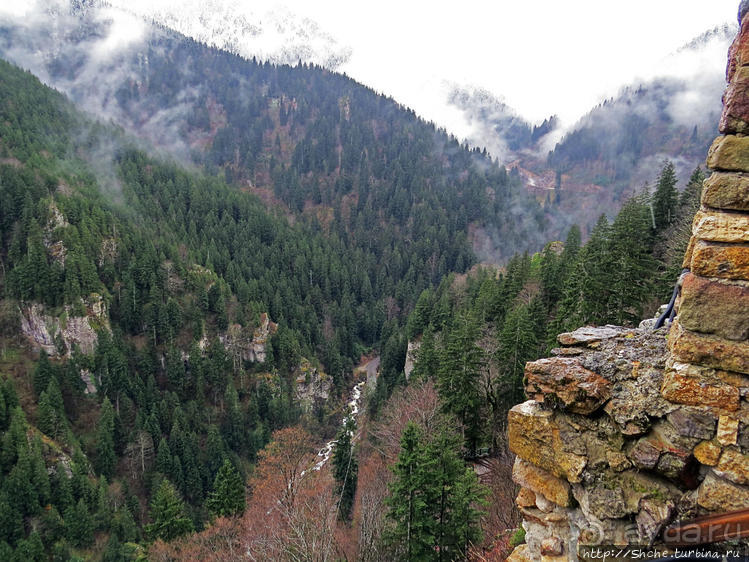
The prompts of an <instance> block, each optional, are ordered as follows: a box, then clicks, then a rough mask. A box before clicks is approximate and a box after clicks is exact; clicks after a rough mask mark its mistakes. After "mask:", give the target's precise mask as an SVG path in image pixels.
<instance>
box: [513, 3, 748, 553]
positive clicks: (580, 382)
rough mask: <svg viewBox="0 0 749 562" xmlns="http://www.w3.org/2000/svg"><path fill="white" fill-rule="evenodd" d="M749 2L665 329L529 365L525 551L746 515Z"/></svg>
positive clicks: (518, 429) (589, 339)
mask: <svg viewBox="0 0 749 562" xmlns="http://www.w3.org/2000/svg"><path fill="white" fill-rule="evenodd" d="M747 4H749V2H742V6H741V8H740V12H739V19H740V23H741V26H740V31H739V34H738V36H737V37H736V39H735V40H734V42H733V44H732V46H731V48H730V50H729V54H728V67H727V73H726V77H727V81H728V87H727V89H726V92H725V95H724V109H723V114H722V117H721V120H720V132H721V136H720V137H718V138H717V139H715V141H714V142H713V145H712V146H711V148H710V150H709V152H708V156H707V165H708V167H709V168H710V169H711V170H712V172H713V173H712V175H711V176H710V177H709V178H708V179H707V180H705V185H704V189H703V195H702V207H701V209H700V210H699V212H698V213H697V214H696V216H695V218H694V223H693V228H692V238H691V241H690V244H689V248H688V250H687V253H686V255H685V258H684V265H683V267H684V269H685V271H684V274H683V275H682V288H681V294H680V296H679V298H678V299H677V301H676V306H677V311H678V314H677V316H676V318H675V320H674V321H673V323H672V324H671V326H670V328H669V327H666V328H661V329H658V330H650V329H648V328H638V329H625V328H620V327H615V326H606V327H603V328H590V327H587V328H581V329H579V330H577V331H575V332H572V333H568V334H561V335H560V336H559V338H558V341H559V343H560V345H561V346H560V347H559V348H557V349H555V350H553V352H552V353H553V357H551V358H548V359H541V360H539V361H534V362H531V363H528V364H527V365H526V370H525V390H526V393H527V396H528V398H529V400H528V401H527V402H525V403H523V404H519V405H517V406H515V407H514V408H513V409H512V410H511V411H510V413H509V416H508V428H509V429H508V433H509V445H510V449H511V450H512V452H513V453H515V454H516V455H517V458H516V461H515V466H514V471H513V478H514V480H515V482H516V483H517V484H519V485H520V493H519V494H518V497H517V500H516V503H517V506H518V508H519V509H520V511H521V513H522V516H523V527H524V528H525V531H526V544H523V545H521V546H519V547H517V548H516V549H515V551H514V552H513V553H512V555H511V556H510V558H509V559H508V560H512V561H522V560H533V561H538V560H548V561H552V560H577V559H578V557H579V555H580V553H581V549H584V546H585V545H633V544H634V545H645V546H652V545H661V544H663V543H664V529H666V528H667V527H668V526H669V525H671V524H673V523H674V522H675V521H679V520H682V521H683V520H688V519H691V518H694V517H697V516H704V515H709V514H713V513H724V512H729V511H732V510H739V509H749V136H745V135H749V15H747V11H748V7H747Z"/></svg>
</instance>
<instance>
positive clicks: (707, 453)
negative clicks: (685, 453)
mask: <svg viewBox="0 0 749 562" xmlns="http://www.w3.org/2000/svg"><path fill="white" fill-rule="evenodd" d="M722 451H723V450H722V449H721V447H720V445H719V444H718V443H717V442H715V441H703V442H702V443H700V444H699V445H697V446H696V447H695V448H694V458H695V459H697V462H699V463H701V464H704V465H706V466H715V465H716V464H718V460H719V459H720V454H721V452H722Z"/></svg>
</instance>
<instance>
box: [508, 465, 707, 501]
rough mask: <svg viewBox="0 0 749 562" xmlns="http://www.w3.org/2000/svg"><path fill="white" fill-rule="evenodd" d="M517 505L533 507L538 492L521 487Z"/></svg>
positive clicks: (516, 499)
mask: <svg viewBox="0 0 749 562" xmlns="http://www.w3.org/2000/svg"><path fill="white" fill-rule="evenodd" d="M716 462H717V461H716ZM515 505H517V506H518V507H533V506H534V505H536V494H535V493H534V492H533V491H532V490H529V489H528V488H520V491H519V492H518V496H517V497H516V498H515Z"/></svg>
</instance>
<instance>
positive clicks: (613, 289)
mask: <svg viewBox="0 0 749 562" xmlns="http://www.w3.org/2000/svg"><path fill="white" fill-rule="evenodd" d="M648 214H649V212H648V207H647V205H646V203H645V201H644V196H642V195H641V196H636V197H633V198H631V199H630V200H628V201H627V202H626V203H625V204H624V206H623V207H622V209H621V211H619V214H618V215H617V217H616V219H615V220H614V224H613V225H612V226H611V235H610V257H611V263H612V267H611V270H610V271H609V273H608V275H607V282H608V287H609V291H610V294H609V309H608V313H607V314H606V316H605V317H604V318H603V320H604V321H605V322H607V323H615V324H619V325H624V324H630V325H631V324H636V323H637V322H639V321H640V319H641V318H642V309H643V303H644V302H645V301H646V299H647V298H648V297H649V296H650V295H651V294H652V287H653V283H652V280H653V277H654V275H655V269H656V262H655V260H654V259H653V256H652V234H651V230H650V226H649V221H648Z"/></svg>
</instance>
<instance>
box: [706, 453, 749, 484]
mask: <svg viewBox="0 0 749 562" xmlns="http://www.w3.org/2000/svg"><path fill="white" fill-rule="evenodd" d="M714 471H715V473H716V474H717V475H719V476H722V477H723V478H727V479H728V480H731V481H732V482H735V483H736V484H743V485H744V486H746V485H747V484H749V455H745V454H742V453H741V451H739V449H738V448H737V447H726V448H725V449H723V453H722V454H721V455H720V460H719V461H718V464H717V465H716V466H715V468H714Z"/></svg>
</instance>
